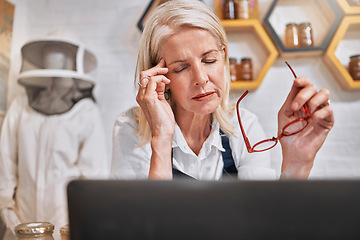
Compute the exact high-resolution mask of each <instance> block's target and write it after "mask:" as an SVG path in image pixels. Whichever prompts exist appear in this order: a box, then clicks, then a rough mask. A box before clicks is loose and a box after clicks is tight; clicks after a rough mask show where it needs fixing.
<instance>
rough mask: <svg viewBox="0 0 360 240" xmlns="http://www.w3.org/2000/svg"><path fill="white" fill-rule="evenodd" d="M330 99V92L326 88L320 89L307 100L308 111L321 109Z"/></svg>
mask: <svg viewBox="0 0 360 240" xmlns="http://www.w3.org/2000/svg"><path fill="white" fill-rule="evenodd" d="M329 100H330V92H329V90H327V89H321V90H320V91H319V92H318V93H317V94H315V95H314V96H313V97H312V98H311V99H310V101H308V106H309V110H310V113H313V112H315V111H316V110H318V109H321V108H323V107H325V106H327V105H328V102H329Z"/></svg>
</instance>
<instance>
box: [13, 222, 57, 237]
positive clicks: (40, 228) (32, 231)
mask: <svg viewBox="0 0 360 240" xmlns="http://www.w3.org/2000/svg"><path fill="white" fill-rule="evenodd" d="M54 228H55V227H54V225H53V224H51V223H49V222H30V223H21V224H19V225H17V226H16V227H15V233H16V234H17V235H41V234H49V233H51V234H52V233H53V232H54Z"/></svg>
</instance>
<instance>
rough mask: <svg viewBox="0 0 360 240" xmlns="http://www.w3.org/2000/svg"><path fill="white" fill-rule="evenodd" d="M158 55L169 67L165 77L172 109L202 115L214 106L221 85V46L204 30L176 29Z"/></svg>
mask: <svg viewBox="0 0 360 240" xmlns="http://www.w3.org/2000/svg"><path fill="white" fill-rule="evenodd" d="M160 56H161V57H162V58H163V59H164V60H165V63H166V67H167V68H169V72H168V73H167V74H166V77H167V78H169V79H170V80H171V82H170V84H169V88H170V91H171V101H172V103H173V104H174V106H175V109H174V110H175V112H176V113H184V111H185V112H191V113H194V114H200V115H204V114H209V113H212V112H214V111H215V110H216V109H217V107H218V106H219V104H220V102H221V99H222V96H223V89H224V87H225V84H224V64H225V47H223V48H222V49H220V50H219V48H218V45H217V42H216V40H215V38H214V37H213V36H212V35H211V34H210V33H209V32H208V31H205V30H201V29H197V28H188V29H184V30H181V31H179V32H178V33H176V34H174V35H172V36H171V37H169V38H168V39H167V40H166V41H165V42H164V44H163V46H162V48H161V52H160Z"/></svg>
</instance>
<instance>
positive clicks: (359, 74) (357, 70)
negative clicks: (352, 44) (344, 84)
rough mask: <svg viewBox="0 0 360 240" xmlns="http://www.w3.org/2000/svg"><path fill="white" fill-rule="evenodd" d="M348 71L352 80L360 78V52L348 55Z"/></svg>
mask: <svg viewBox="0 0 360 240" xmlns="http://www.w3.org/2000/svg"><path fill="white" fill-rule="evenodd" d="M349 73H350V75H351V77H352V78H353V79H354V80H360V54H359V55H353V56H350V62H349Z"/></svg>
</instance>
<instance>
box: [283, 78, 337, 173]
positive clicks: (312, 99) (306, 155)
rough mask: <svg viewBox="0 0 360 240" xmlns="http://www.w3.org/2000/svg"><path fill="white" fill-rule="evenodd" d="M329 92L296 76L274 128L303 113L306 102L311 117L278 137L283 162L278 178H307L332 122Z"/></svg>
mask: <svg viewBox="0 0 360 240" xmlns="http://www.w3.org/2000/svg"><path fill="white" fill-rule="evenodd" d="M329 99H330V93H329V91H328V90H326V89H321V90H320V91H317V89H316V87H315V85H314V84H312V83H311V82H310V80H309V79H307V78H296V79H295V80H294V83H293V86H292V88H291V91H290V93H289V95H288V97H287V99H286V101H285V103H284V105H283V106H282V107H281V109H280V111H279V113H278V120H279V122H278V129H279V130H278V131H279V134H281V133H282V130H283V128H284V126H285V125H286V124H288V123H290V122H291V121H293V120H295V119H297V118H299V117H300V116H302V115H303V114H302V113H301V112H302V106H303V105H304V104H307V105H308V107H309V111H310V113H311V117H310V118H309V119H308V125H307V127H306V128H305V129H304V130H302V131H301V132H299V133H297V134H294V135H291V136H285V137H283V138H281V139H280V143H281V147H282V154H283V163H282V169H281V172H282V175H281V177H291V178H305V179H306V178H308V176H309V174H310V171H311V169H312V166H313V163H314V159H315V156H316V153H317V152H318V151H319V149H320V147H321V146H322V145H323V143H324V141H325V139H326V137H327V135H328V133H329V131H330V130H331V128H332V127H333V125H334V115H333V112H332V109H331V108H330V106H329V104H328V103H329Z"/></svg>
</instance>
